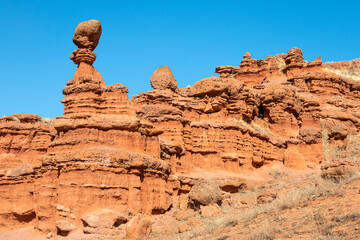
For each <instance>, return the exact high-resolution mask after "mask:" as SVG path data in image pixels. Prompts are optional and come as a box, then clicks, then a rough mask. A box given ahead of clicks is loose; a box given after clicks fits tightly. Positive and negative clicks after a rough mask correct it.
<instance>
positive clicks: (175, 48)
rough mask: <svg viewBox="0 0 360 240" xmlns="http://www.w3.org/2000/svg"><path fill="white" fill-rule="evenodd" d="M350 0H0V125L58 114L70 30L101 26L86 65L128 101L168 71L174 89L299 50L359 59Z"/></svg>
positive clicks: (67, 73) (358, 19)
mask: <svg viewBox="0 0 360 240" xmlns="http://www.w3.org/2000/svg"><path fill="white" fill-rule="evenodd" d="M359 10H360V3H359V1H355V0H353V1H347V0H342V1H331V0H330V1H329V0H328V1H315V0H313V1H306V0H303V1H240V0H239V1H211V0H208V1H195V0H194V1H186V0H182V1H175V0H174V1H173V0H167V1H156V0H151V1H150V0H148V1H130V0H128V1H92V0H86V1H65V0H62V1H50V0H48V1H47V0H43V1H34V0H32V1H16V0H11V1H10V0H9V1H8V0H1V2H0V19H1V24H0V26H1V37H0V45H1V57H0V70H1V83H2V86H1V88H0V89H1V90H0V117H2V116H5V115H10V114H15V113H35V114H38V115H40V116H42V117H56V116H59V115H62V113H63V105H62V104H61V103H60V100H61V99H63V95H62V88H63V87H64V86H65V84H66V82H67V81H68V80H69V79H70V78H72V76H73V74H74V71H75V68H76V65H74V64H73V62H72V61H71V60H70V59H69V55H70V54H71V53H72V51H73V50H75V49H76V46H75V45H74V44H73V43H72V35H73V32H74V30H75V27H76V25H77V24H78V23H79V22H82V21H86V20H90V19H97V20H100V21H101V23H102V27H103V32H102V36H101V39H100V43H99V45H98V47H97V49H96V50H95V53H96V54H97V56H98V58H97V60H96V61H95V63H94V66H95V67H96V68H97V69H98V71H99V72H100V73H101V74H102V76H103V78H104V79H105V82H106V84H107V85H111V84H114V83H122V84H124V85H125V86H127V87H128V88H129V90H130V93H129V97H130V96H132V95H134V94H138V93H139V92H143V91H149V90H151V87H150V82H149V78H150V76H151V74H152V73H153V72H154V71H155V70H156V69H157V68H158V67H161V66H165V65H167V66H169V67H170V68H171V69H172V71H173V73H174V75H175V78H176V79H177V81H178V86H179V87H185V86H187V85H190V84H193V83H195V82H196V81H198V80H200V79H202V78H205V77H208V76H216V74H215V73H214V70H215V67H216V66H219V65H234V66H236V65H239V64H240V61H241V60H242V55H243V54H244V53H245V52H247V51H248V52H250V53H251V54H252V57H253V58H256V59H263V58H265V57H266V55H268V54H272V55H273V54H277V53H286V52H287V51H288V49H290V48H292V47H295V46H296V47H300V48H301V49H302V50H303V52H304V58H305V59H306V60H309V61H311V60H313V59H315V58H316V57H318V56H321V57H322V59H323V61H341V60H352V59H355V58H359V57H360V14H359Z"/></svg>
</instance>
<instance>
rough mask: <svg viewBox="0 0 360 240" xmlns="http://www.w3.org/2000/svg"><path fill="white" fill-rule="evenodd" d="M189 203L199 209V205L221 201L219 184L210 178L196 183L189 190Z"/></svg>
mask: <svg viewBox="0 0 360 240" xmlns="http://www.w3.org/2000/svg"><path fill="white" fill-rule="evenodd" d="M189 198H190V203H191V205H192V206H193V207H194V208H196V209H199V208H200V205H203V206H206V205H209V204H212V203H221V199H222V197H221V190H220V188H219V185H218V184H217V183H216V182H215V181H214V180H213V179H211V178H207V179H204V180H202V181H200V182H198V183H196V184H195V185H194V186H193V187H192V188H191V190H190V192H189Z"/></svg>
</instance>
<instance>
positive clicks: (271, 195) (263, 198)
mask: <svg viewBox="0 0 360 240" xmlns="http://www.w3.org/2000/svg"><path fill="white" fill-rule="evenodd" d="M276 197H277V193H275V192H272V191H271V190H266V191H265V192H263V193H261V194H260V195H259V196H258V197H257V203H258V204H264V203H269V202H272V201H273V200H274V199H275V198H276Z"/></svg>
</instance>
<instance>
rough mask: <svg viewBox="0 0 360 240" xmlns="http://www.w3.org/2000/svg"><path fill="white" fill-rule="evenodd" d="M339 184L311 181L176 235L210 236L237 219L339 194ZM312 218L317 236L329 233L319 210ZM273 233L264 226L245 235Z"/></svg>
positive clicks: (260, 236) (268, 235)
mask: <svg viewBox="0 0 360 240" xmlns="http://www.w3.org/2000/svg"><path fill="white" fill-rule="evenodd" d="M350 180H351V179H348V181H350ZM342 184H343V182H339V183H336V182H332V181H327V180H324V181H323V182H322V183H321V184H318V185H314V184H313V185H308V186H304V187H299V188H296V189H294V190H291V191H289V192H288V193H287V194H285V195H283V196H280V197H278V198H277V199H275V200H274V201H272V202H270V203H267V204H263V205H258V206H256V207H254V208H252V209H250V210H232V211H231V212H228V213H224V214H223V215H219V216H218V217H214V218H209V219H203V220H204V223H205V224H204V226H203V227H200V228H196V229H193V230H191V231H189V232H185V233H181V234H179V235H178V239H189V238H195V237H199V236H201V237H203V236H207V235H208V236H209V235H211V233H212V232H214V230H216V229H224V228H226V227H233V226H235V225H237V224H238V223H239V222H240V221H241V222H244V221H250V220H252V219H255V218H256V217H257V216H259V215H261V214H267V215H270V214H273V213H278V212H281V211H283V210H285V209H290V208H294V207H298V206H301V205H306V204H308V202H309V201H313V200H316V199H318V198H321V197H322V198H326V197H329V196H333V195H337V194H341V191H340V188H341V186H342ZM313 219H315V221H316V223H317V224H318V225H319V226H320V225H321V229H320V232H321V234H319V235H318V236H330V235H331V233H332V227H333V226H332V225H327V224H325V223H324V220H323V219H324V218H323V216H322V215H320V214H319V213H314V214H313ZM274 234H275V232H274V229H269V228H266V227H265V229H263V230H261V231H260V232H254V233H251V234H250V235H249V236H248V237H249V239H275V237H274ZM204 239H206V238H204Z"/></svg>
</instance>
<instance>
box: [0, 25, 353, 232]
mask: <svg viewBox="0 0 360 240" xmlns="http://www.w3.org/2000/svg"><path fill="white" fill-rule="evenodd" d="M100 36H101V24H100V22H99V21H96V20H90V21H87V22H83V23H80V24H79V25H78V27H77V28H76V30H75V33H74V37H73V42H74V43H75V44H76V45H77V46H78V49H76V50H75V51H74V52H73V54H72V55H71V56H70V58H71V59H72V60H73V61H74V63H75V64H76V65H78V66H77V69H76V71H75V74H74V77H73V78H72V79H70V80H69V81H68V82H67V84H66V86H65V87H64V89H63V94H64V95H65V98H64V99H63V100H62V103H63V104H64V106H65V108H64V115H63V116H60V117H57V118H55V119H42V118H41V117H39V116H37V115H31V114H17V115H11V116H6V117H3V118H0V193H1V194H0V230H1V231H6V230H9V229H16V228H19V227H23V226H26V225H35V226H36V228H37V229H39V230H41V231H43V232H56V231H57V232H58V233H59V234H65V235H66V229H72V228H80V229H83V231H84V232H87V233H103V232H106V231H107V230H109V229H112V230H114V229H115V230H116V227H117V226H119V225H121V224H122V223H125V222H127V221H128V220H130V219H131V217H132V216H134V215H135V214H137V213H142V214H161V213H164V212H166V211H167V210H169V209H170V208H171V207H172V206H173V204H174V201H175V200H176V199H177V197H178V196H180V195H182V194H185V193H188V192H189V191H190V189H191V187H192V186H193V185H194V184H195V182H197V181H198V180H200V179H202V178H204V177H206V176H212V177H213V178H214V179H215V180H216V181H217V182H218V184H219V185H220V187H221V189H222V190H223V191H228V192H234V191H238V189H240V188H243V187H245V186H246V184H247V183H248V182H247V181H246V179H244V175H243V173H249V172H250V173H251V172H255V171H257V170H259V169H263V168H267V167H271V166H273V165H274V164H283V165H284V166H286V167H288V168H291V169H296V170H305V169H308V168H311V169H320V167H321V165H323V164H326V163H329V162H332V161H339V160H343V159H350V160H352V161H358V154H359V151H358V150H359V149H360V145H359V144H358V142H359V139H360V135H359V128H360V114H359V110H360V105H359V98H360V75H359V71H360V65H359V61H358V60H354V61H349V62H340V63H322V60H321V59H320V57H319V58H317V59H315V60H314V61H311V62H306V61H304V59H303V54H302V51H301V50H300V49H299V48H292V49H290V50H289V52H288V53H287V54H279V55H275V56H267V57H266V59H264V60H255V59H252V58H251V54H250V53H246V54H245V55H244V56H243V60H242V61H241V64H240V66H239V67H234V66H219V67H217V68H216V70H215V72H216V73H218V74H220V75H219V76H217V77H208V78H205V79H202V80H200V81H198V82H196V83H195V84H194V85H192V86H189V87H186V88H178V87H177V82H176V79H175V77H174V75H173V74H172V72H171V69H170V68H168V67H161V68H159V69H158V70H156V71H155V72H154V74H153V75H152V76H151V78H150V81H151V86H152V87H153V90H152V91H149V92H145V93H140V94H138V95H135V96H133V97H132V99H131V101H129V98H128V89H127V87H125V86H124V85H122V84H120V83H119V84H114V85H111V86H106V85H105V82H104V80H103V78H102V76H101V74H100V73H99V72H98V71H97V70H96V69H95V68H94V67H93V66H92V65H93V62H94V61H95V59H96V54H95V53H94V52H93V51H94V49H95V48H96V46H97V44H98V42H99V39H100ZM219 173H221V174H219ZM104 216H107V219H109V218H110V219H111V221H110V223H109V224H108V225H106V226H105V225H101V224H100V223H99V221H101V220H99V219H101V218H102V217H104ZM109 216H111V217H109ZM89 219H90V220H89ZM94 219H98V220H97V221H98V222H96V221H95V220H94ZM94 222H95V223H94ZM64 225H65V227H64ZM64 229H65V230H64Z"/></svg>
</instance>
